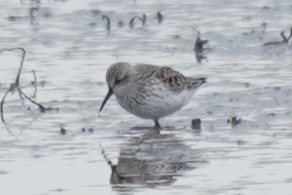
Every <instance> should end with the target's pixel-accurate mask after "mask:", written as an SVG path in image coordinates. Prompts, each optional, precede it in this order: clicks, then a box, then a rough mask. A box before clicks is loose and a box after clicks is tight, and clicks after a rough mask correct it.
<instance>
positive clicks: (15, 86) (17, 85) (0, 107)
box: [0, 47, 52, 123]
mask: <svg viewBox="0 0 292 195" xmlns="http://www.w3.org/2000/svg"><path fill="white" fill-rule="evenodd" d="M14 50H20V51H22V59H21V63H20V66H19V69H18V73H17V76H16V79H15V82H14V83H12V84H11V85H10V87H9V89H8V90H7V91H6V93H5V95H4V96H3V98H2V100H1V105H0V111H1V121H2V122H3V123H5V119H4V103H5V99H6V97H7V95H8V93H9V92H12V91H14V90H15V89H16V90H17V92H18V94H19V97H20V99H22V100H23V99H24V98H25V99H27V100H28V101H30V102H31V103H32V104H35V105H37V106H38V107H39V109H40V111H41V112H42V113H43V112H45V111H48V110H52V108H50V107H48V108H45V107H44V106H43V105H41V104H40V103H38V102H36V101H34V100H32V99H31V98H30V97H28V96H27V95H26V94H25V93H24V92H23V91H22V90H21V88H20V75H21V72H22V69H23V63H24V59H25V54H26V52H25V49H23V48H21V47H17V48H11V49H2V50H0V53H1V52H3V51H14ZM34 76H35V74H34ZM35 85H36V76H35ZM35 93H36V88H35Z"/></svg>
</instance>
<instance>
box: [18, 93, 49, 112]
mask: <svg viewBox="0 0 292 195" xmlns="http://www.w3.org/2000/svg"><path fill="white" fill-rule="evenodd" d="M17 90H18V91H19V93H20V94H21V95H23V96H24V97H25V98H26V99H27V100H28V101H30V102H31V103H32V104H34V105H36V106H38V107H39V109H40V111H41V112H42V113H43V112H45V111H47V110H52V108H51V107H48V108H46V107H44V106H43V105H41V104H40V103H38V102H36V101H34V100H32V99H31V98H30V97H28V96H27V95H26V94H25V93H24V92H23V91H22V90H21V89H20V87H17Z"/></svg>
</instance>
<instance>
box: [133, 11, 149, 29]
mask: <svg viewBox="0 0 292 195" xmlns="http://www.w3.org/2000/svg"><path fill="white" fill-rule="evenodd" d="M135 19H138V20H140V21H141V22H142V26H144V25H145V24H146V19H147V17H146V15H145V14H143V16H142V18H141V17H139V16H134V17H133V18H132V19H131V20H130V22H129V26H130V28H134V21H135Z"/></svg>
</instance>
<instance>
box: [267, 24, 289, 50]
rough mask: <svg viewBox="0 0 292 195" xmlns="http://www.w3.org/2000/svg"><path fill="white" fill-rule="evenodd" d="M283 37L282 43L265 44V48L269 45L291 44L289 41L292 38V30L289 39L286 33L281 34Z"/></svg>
mask: <svg viewBox="0 0 292 195" xmlns="http://www.w3.org/2000/svg"><path fill="white" fill-rule="evenodd" d="M280 35H281V37H282V39H283V40H282V41H273V42H267V43H265V44H264V45H263V46H269V45H280V44H283V43H284V44H287V43H288V42H289V40H290V39H291V37H292V28H291V29H290V35H289V37H288V38H286V36H285V33H284V31H282V32H281V34H280Z"/></svg>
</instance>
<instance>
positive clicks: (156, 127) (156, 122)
mask: <svg viewBox="0 0 292 195" xmlns="http://www.w3.org/2000/svg"><path fill="white" fill-rule="evenodd" d="M154 123H155V126H154V128H155V129H157V130H159V129H161V126H160V124H159V122H158V120H154Z"/></svg>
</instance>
